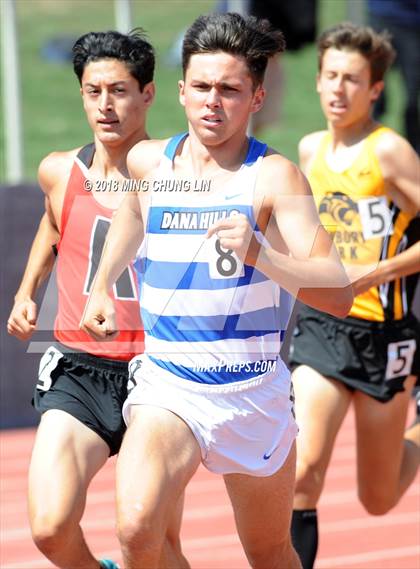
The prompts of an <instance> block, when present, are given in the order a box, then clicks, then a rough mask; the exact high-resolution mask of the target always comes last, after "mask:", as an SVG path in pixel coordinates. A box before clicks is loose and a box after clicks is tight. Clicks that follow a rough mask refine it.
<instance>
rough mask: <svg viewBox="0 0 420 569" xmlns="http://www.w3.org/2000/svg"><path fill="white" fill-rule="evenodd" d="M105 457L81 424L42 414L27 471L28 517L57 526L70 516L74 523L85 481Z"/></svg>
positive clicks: (100, 441)
mask: <svg viewBox="0 0 420 569" xmlns="http://www.w3.org/2000/svg"><path fill="white" fill-rule="evenodd" d="M108 455H109V447H108V445H107V444H106V443H105V442H104V441H103V439H102V438H101V437H100V436H99V435H97V434H96V433H95V432H94V431H92V430H91V429H89V428H88V427H86V426H85V425H83V423H81V422H80V421H78V420H77V419H75V418H74V417H72V416H71V415H69V414H68V413H65V412H64V411H60V410H57V409H51V410H49V411H46V412H45V413H44V414H43V415H42V418H41V422H40V425H39V427H38V431H37V435H36V439H35V445H34V448H33V452H32V458H31V464H30V469H29V490H28V492H29V508H30V515H31V518H32V519H35V518H42V519H48V520H50V521H52V522H54V523H58V524H59V523H64V522H65V521H68V520H69V519H71V518H73V517H74V519H76V520H77V521H78V520H79V519H80V517H81V515H82V513H83V509H84V505H85V498H86V490H87V487H88V485H89V482H90V480H91V479H92V477H93V476H94V475H95V474H96V472H97V471H98V470H99V469H100V468H101V467H102V465H103V464H104V463H105V462H106V460H107V458H108Z"/></svg>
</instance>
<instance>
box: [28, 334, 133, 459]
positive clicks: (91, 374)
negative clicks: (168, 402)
mask: <svg viewBox="0 0 420 569" xmlns="http://www.w3.org/2000/svg"><path fill="white" fill-rule="evenodd" d="M127 381H128V362H123V361H118V360H108V359H105V358H98V357H96V356H92V355H90V354H87V353H83V352H76V353H74V352H71V353H68V349H66V347H65V346H62V345H60V344H56V345H55V346H50V348H48V349H47V351H46V352H45V354H44V355H43V356H42V358H41V362H40V366H39V376H38V383H37V385H36V387H35V392H34V398H33V400H32V403H33V406H34V407H35V409H36V410H37V411H39V413H44V412H45V411H48V410H49V409H60V410H61V411H65V412H66V413H69V414H70V415H72V416H73V417H75V418H76V419H78V420H79V421H81V422H82V423H83V424H84V425H86V426H87V427H89V428H90V429H92V430H93V431H95V433H97V434H98V435H99V436H100V437H101V438H102V439H103V440H104V441H105V442H106V443H107V445H108V446H109V448H110V456H111V455H113V454H116V453H117V452H118V451H119V448H120V446H121V442H122V438H123V435H124V431H125V424H124V421H123V418H122V414H121V409H122V405H123V403H124V401H125V399H126V398H127Z"/></svg>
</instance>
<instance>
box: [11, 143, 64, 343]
mask: <svg viewBox="0 0 420 569" xmlns="http://www.w3.org/2000/svg"><path fill="white" fill-rule="evenodd" d="M63 174H64V172H63V160H62V157H61V156H60V158H59V159H58V156H57V153H54V154H50V155H49V156H47V157H46V158H45V159H44V160H43V161H42V162H41V164H40V166H39V170H38V179H39V183H40V186H41V189H42V190H43V192H44V194H45V213H44V215H43V216H42V218H41V221H40V223H39V226H38V230H37V233H36V235H35V238H34V240H33V243H32V247H31V251H30V253H29V257H28V261H27V263H26V268H25V272H24V275H23V277H22V281H21V283H20V285H19V288H18V290H17V292H16V294H15V299H14V305H13V308H12V310H11V313H10V316H9V319H8V322H7V331H8V332H9V334H11V335H12V336H16V337H17V338H19V339H20V340H27V339H28V338H30V336H31V335H32V333H33V332H34V330H35V329H36V321H37V305H36V302H35V296H36V293H37V291H38V289H39V287H40V286H41V284H42V283H43V282H44V280H45V279H46V278H47V277H48V275H49V274H50V272H51V271H52V268H53V266H54V261H55V255H54V251H53V246H54V245H55V244H56V243H57V242H58V240H59V238H60V234H59V231H58V228H57V224H56V221H55V217H54V214H53V212H52V208H51V204H50V195H51V193H52V192H54V187H55V184H56V182H57V176H59V175H61V176H62V175H63Z"/></svg>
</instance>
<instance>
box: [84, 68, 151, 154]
mask: <svg viewBox="0 0 420 569" xmlns="http://www.w3.org/2000/svg"><path fill="white" fill-rule="evenodd" d="M80 91H81V94H82V98H83V106H84V109H85V111H86V115H87V119H88V123H89V125H90V127H91V129H92V130H93V132H94V134H95V135H96V137H97V138H98V139H99V140H100V141H101V142H102V143H103V144H109V145H111V146H115V145H118V144H121V143H123V142H125V141H127V140H128V139H130V138H131V137H136V136H137V135H139V134H140V135H143V134H144V130H145V119H146V112H147V109H148V108H149V106H150V105H151V103H152V101H153V95H154V86H153V83H149V84H148V85H146V86H145V87H144V89H143V92H141V91H140V87H139V84H138V82H137V80H136V79H135V78H134V77H133V76H132V75H131V74H130V72H129V70H128V68H127V66H126V65H125V64H124V63H123V62H121V61H118V60H117V59H101V60H99V61H92V62H91V63H89V64H88V65H87V66H86V67H85V69H84V71H83V76H82V87H81V90H80Z"/></svg>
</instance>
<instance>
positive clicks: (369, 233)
mask: <svg viewBox="0 0 420 569" xmlns="http://www.w3.org/2000/svg"><path fill="white" fill-rule="evenodd" d="M357 207H358V208H359V215H360V219H361V221H362V231H363V237H364V239H365V240H367V239H373V238H374V237H386V236H387V235H392V234H393V232H394V227H393V225H392V214H391V211H390V209H389V208H388V204H387V200H386V198H385V197H380V198H367V199H364V200H360V201H359V202H357Z"/></svg>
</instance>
